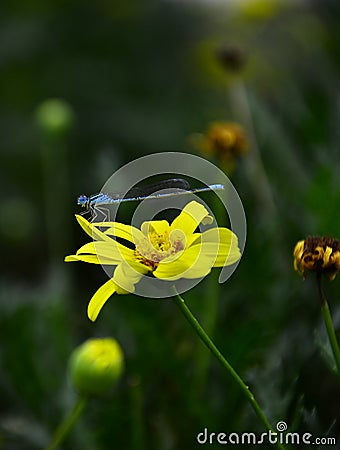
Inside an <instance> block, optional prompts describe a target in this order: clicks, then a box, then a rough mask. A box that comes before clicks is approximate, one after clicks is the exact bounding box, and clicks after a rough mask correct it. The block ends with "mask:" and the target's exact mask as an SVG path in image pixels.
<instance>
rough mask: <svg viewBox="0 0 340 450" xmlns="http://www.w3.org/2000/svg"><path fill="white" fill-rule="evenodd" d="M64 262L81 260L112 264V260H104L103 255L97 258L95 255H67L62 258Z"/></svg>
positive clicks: (91, 262)
mask: <svg viewBox="0 0 340 450" xmlns="http://www.w3.org/2000/svg"><path fill="white" fill-rule="evenodd" d="M64 261H65V262H73V261H82V262H87V263H90V264H102V265H112V260H111V259H110V260H106V259H105V258H103V257H100V259H98V256H97V255H69V256H66V257H65V259H64Z"/></svg>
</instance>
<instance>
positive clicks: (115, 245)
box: [65, 201, 241, 321]
mask: <svg viewBox="0 0 340 450" xmlns="http://www.w3.org/2000/svg"><path fill="white" fill-rule="evenodd" d="M76 218H77V220H78V222H79V224H80V226H81V227H82V228H83V230H84V231H85V232H86V233H87V234H88V235H89V236H90V237H92V238H93V239H94V241H93V242H90V243H88V244H85V245H83V246H82V247H81V248H80V249H79V250H78V251H77V252H76V254H75V255H70V256H67V257H66V258H65V261H66V262H70V261H84V262H88V263H93V264H102V265H111V266H117V267H116V269H115V271H114V274H113V277H112V278H110V279H109V280H108V281H107V282H106V283H104V285H103V286H101V287H100V288H99V289H98V291H97V292H96V293H95V294H94V296H93V297H92V299H91V301H90V303H89V305H88V316H89V318H90V320H92V321H94V320H96V318H97V316H98V314H99V312H100V310H101V309H102V307H103V306H104V304H105V303H106V301H107V300H108V299H109V298H110V297H111V295H112V294H114V293H117V294H127V293H130V292H134V289H135V287H134V286H135V284H136V283H138V281H140V279H141V278H142V276H143V275H146V274H152V275H153V276H154V277H156V278H159V279H161V280H167V281H172V280H178V279H180V278H188V279H191V278H201V277H204V276H206V275H207V274H208V273H209V272H210V271H211V268H212V267H223V266H228V265H231V264H233V263H235V262H236V261H238V260H239V258H240V256H241V253H240V250H239V248H238V240H237V237H236V235H235V234H234V233H233V232H232V231H230V230H229V229H227V228H221V227H218V228H210V229H208V230H206V231H204V232H203V233H197V232H195V230H196V228H197V227H198V226H199V225H200V224H201V223H202V224H204V225H205V224H209V223H212V217H211V216H210V215H209V213H208V211H207V210H206V208H205V207H204V206H203V205H201V204H200V203H198V202H196V201H192V202H190V203H188V204H187V205H186V206H185V207H184V208H183V210H182V211H181V213H180V214H179V215H178V216H177V217H176V218H175V219H174V220H173V222H172V223H171V225H170V224H169V223H168V222H167V221H166V220H155V221H151V222H144V223H143V224H142V226H141V229H140V230H139V229H138V228H135V227H133V226H131V225H124V224H121V223H117V222H97V223H90V222H88V221H87V220H86V219H84V217H82V216H79V215H77V216H76ZM103 229H105V230H104V231H102V230H103ZM117 239H118V240H117ZM122 240H124V241H127V242H128V243H129V246H125V245H123V244H122V243H120V242H119V241H122Z"/></svg>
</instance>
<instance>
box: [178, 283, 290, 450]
mask: <svg viewBox="0 0 340 450" xmlns="http://www.w3.org/2000/svg"><path fill="white" fill-rule="evenodd" d="M174 292H175V296H174V300H175V302H176V304H177V306H178V307H179V309H180V310H181V312H182V314H183V315H184V317H185V318H186V319H187V321H188V322H189V323H190V325H191V326H192V327H193V329H194V330H195V331H196V333H197V334H198V336H199V337H200V339H201V340H202V341H203V343H204V344H205V345H206V346H207V347H208V349H209V350H210V351H211V352H212V354H213V355H214V356H215V357H216V358H217V359H218V361H219V362H220V363H221V364H222V366H223V367H224V368H225V369H226V370H227V372H228V373H229V375H230V376H231V377H232V378H233V380H234V381H235V382H236V383H237V385H238V386H239V388H240V389H241V391H242V392H243V394H244V395H245V397H246V398H247V400H248V401H249V403H250V404H251V406H252V408H253V410H254V412H255V414H256V416H257V417H258V419H259V420H260V422H261V423H262V424H263V425H264V427H265V428H266V429H267V430H268V431H272V432H273V433H276V431H275V430H274V429H273V428H272V426H271V425H270V423H269V422H268V420H267V418H266V416H265V414H264V412H263V411H262V409H261V407H260V405H259V404H258V403H257V401H256V399H255V397H254V395H253V394H252V392H251V391H250V389H249V386H247V385H246V384H245V383H244V381H243V380H242V378H241V377H240V376H239V375H238V373H237V372H236V371H235V370H234V368H233V367H232V366H231V365H230V363H229V362H228V361H227V360H226V359H225V358H224V356H223V355H222V353H221V352H220V351H219V349H218V348H217V347H216V345H215V344H214V343H213V341H212V340H211V339H210V337H209V336H208V335H207V333H206V332H205V331H204V329H203V328H202V326H201V325H200V324H199V322H198V320H197V319H196V318H195V316H194V315H193V314H192V312H191V311H190V309H189V308H188V306H187V305H186V303H185V301H184V299H183V298H182V297H181V296H180V295H179V294H178V292H177V291H176V289H175V288H174ZM276 446H277V448H279V449H281V450H284V449H285V447H284V446H283V445H282V444H280V443H279V442H277V443H276Z"/></svg>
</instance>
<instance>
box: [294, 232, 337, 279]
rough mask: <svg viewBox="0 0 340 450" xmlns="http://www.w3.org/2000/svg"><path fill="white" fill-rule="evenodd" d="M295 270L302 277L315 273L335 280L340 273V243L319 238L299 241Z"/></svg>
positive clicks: (295, 252) (314, 237) (296, 250)
mask: <svg viewBox="0 0 340 450" xmlns="http://www.w3.org/2000/svg"><path fill="white" fill-rule="evenodd" d="M294 269H295V270H296V271H297V272H298V273H299V274H300V275H304V274H305V272H306V271H315V272H318V273H323V274H324V275H325V276H326V277H327V278H329V279H330V280H334V278H335V277H336V274H337V273H338V272H339V271H340V241H339V240H338V239H333V238H331V237H329V238H326V237H318V236H309V237H307V238H306V239H305V240H304V241H299V242H298V243H297V244H296V246H295V249H294Z"/></svg>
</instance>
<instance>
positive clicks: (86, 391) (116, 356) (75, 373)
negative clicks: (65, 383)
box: [69, 338, 124, 396]
mask: <svg viewBox="0 0 340 450" xmlns="http://www.w3.org/2000/svg"><path fill="white" fill-rule="evenodd" d="M123 367H124V362H123V352H122V349H121V347H120V345H119V344H118V342H117V341H115V340H114V339H111V338H105V339H89V340H88V341H86V342H84V344H82V345H80V346H79V347H77V348H76V349H75V350H74V351H73V353H72V354H71V357H70V364H69V376H70V379H71V381H72V384H73V386H74V388H75V389H76V390H77V391H78V393H79V394H82V395H85V396H101V395H105V394H106V393H108V392H109V391H110V390H111V389H112V388H113V386H114V385H115V383H116V382H117V380H118V379H119V377H120V375H121V373H122V371H123Z"/></svg>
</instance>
